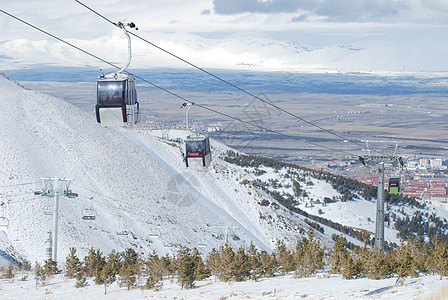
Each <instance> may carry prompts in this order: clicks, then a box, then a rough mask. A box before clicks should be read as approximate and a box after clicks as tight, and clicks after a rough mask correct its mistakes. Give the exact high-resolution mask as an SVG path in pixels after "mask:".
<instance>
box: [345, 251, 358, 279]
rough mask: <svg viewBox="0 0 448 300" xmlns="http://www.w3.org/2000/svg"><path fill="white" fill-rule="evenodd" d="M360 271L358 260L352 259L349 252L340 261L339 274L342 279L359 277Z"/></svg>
mask: <svg viewBox="0 0 448 300" xmlns="http://www.w3.org/2000/svg"><path fill="white" fill-rule="evenodd" d="M361 273H362V266H360V262H359V261H357V260H354V259H353V257H352V254H351V253H349V255H348V256H347V258H346V259H344V260H343V261H342V265H341V275H342V277H343V278H344V279H355V278H360V277H361Z"/></svg>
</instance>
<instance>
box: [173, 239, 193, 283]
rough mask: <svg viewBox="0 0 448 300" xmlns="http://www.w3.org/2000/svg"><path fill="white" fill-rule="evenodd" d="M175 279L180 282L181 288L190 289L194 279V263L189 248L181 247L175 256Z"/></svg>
mask: <svg viewBox="0 0 448 300" xmlns="http://www.w3.org/2000/svg"><path fill="white" fill-rule="evenodd" d="M176 270H177V281H178V282H179V283H180V284H181V289H184V288H186V289H191V288H193V287H194V286H195V285H194V280H195V275H194V271H195V263H194V260H193V257H192V255H191V250H190V249H188V248H186V247H182V248H180V250H179V252H178V253H177V256H176Z"/></svg>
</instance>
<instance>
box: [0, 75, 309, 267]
mask: <svg viewBox="0 0 448 300" xmlns="http://www.w3.org/2000/svg"><path fill="white" fill-rule="evenodd" d="M0 97H1V99H2V100H3V103H4V109H2V110H1V111H0V117H1V119H2V120H5V122H4V125H3V126H2V127H1V129H0V137H1V139H2V141H4V142H3V143H2V144H1V146H0V163H1V165H2V168H0V186H1V187H2V188H1V191H0V193H1V195H0V196H1V201H3V202H4V203H5V205H4V216H5V217H6V218H7V219H8V220H9V223H10V226H9V228H8V229H7V230H6V231H4V232H0V250H4V249H5V248H6V247H9V246H12V247H13V249H15V251H17V253H18V254H19V255H21V256H22V257H24V258H27V259H28V260H29V261H36V260H37V261H41V260H43V259H45V258H46V256H45V248H46V247H47V245H46V244H45V241H46V240H47V238H48V236H49V234H48V231H49V230H51V229H52V224H53V218H52V216H48V215H45V214H44V211H46V210H48V207H52V205H53V199H52V198H47V197H42V196H39V195H34V191H36V190H40V189H41V183H40V182H39V178H46V177H59V178H70V179H74V181H73V182H72V184H71V186H70V188H71V190H72V191H73V192H75V193H78V194H79V197H78V198H73V199H69V198H65V197H61V200H60V207H59V211H60V214H59V216H60V218H59V240H58V241H59V242H58V259H59V260H63V259H65V255H66V254H67V253H68V249H69V247H76V248H77V249H78V253H79V255H80V256H83V255H85V254H86V253H87V250H88V249H89V248H90V247H92V246H93V247H95V248H101V249H102V251H103V252H104V253H108V252H109V251H111V249H117V250H118V251H121V250H123V249H124V248H126V247H134V248H136V249H137V250H138V251H141V252H144V253H148V252H149V251H152V250H156V251H157V252H159V253H160V254H165V253H175V251H176V249H177V248H176V247H177V246H179V245H185V246H187V247H190V248H193V247H198V244H201V245H205V246H206V247H205V248H202V250H203V252H204V253H207V252H208V251H210V250H211V248H212V247H218V246H219V245H221V244H222V243H223V239H222V237H221V239H218V238H217V237H219V235H220V234H221V235H222V234H225V233H227V234H228V235H229V236H228V239H229V241H230V242H231V243H232V244H233V245H234V246H235V247H239V246H248V245H249V243H250V242H251V241H254V242H255V243H256V245H257V246H258V247H259V248H260V249H264V250H267V251H271V250H272V249H273V247H274V246H275V242H276V240H278V239H283V240H286V241H290V242H293V241H295V239H296V238H297V237H299V236H300V233H299V232H298V231H297V228H308V226H307V225H306V224H305V223H304V222H303V221H302V220H301V219H300V218H299V217H297V216H294V215H292V214H291V213H290V212H287V211H286V210H285V209H283V208H274V207H262V206H260V205H259V201H260V200H261V199H262V198H269V197H268V195H266V194H265V193H264V192H262V191H260V190H258V189H257V188H256V187H249V186H246V185H243V184H241V180H243V179H245V178H246V175H245V174H244V172H241V171H240V170H239V168H238V167H235V166H232V165H229V164H228V163H226V162H224V161H222V160H220V159H218V158H217V155H216V156H215V160H214V163H213V165H212V166H211V167H210V169H209V170H208V171H196V170H186V169H185V166H184V163H183V162H182V158H181V156H180V154H179V149H178V148H177V147H173V145H172V143H166V142H163V141H161V140H160V139H159V138H158V137H156V136H154V135H152V134H148V133H145V132H138V131H132V130H125V129H119V128H102V127H100V126H99V125H98V124H96V122H95V120H94V117H93V116H91V115H89V114H86V113H85V112H83V111H81V110H79V109H77V108H75V107H73V106H72V105H70V104H68V103H66V102H64V101H62V100H60V99H57V98H54V97H51V96H48V95H45V94H41V93H37V92H34V91H28V90H24V89H22V88H20V87H17V86H15V85H11V84H4V83H3V81H2V82H1V83H0ZM212 146H213V147H214V149H215V150H217V153H218V152H219V149H220V148H223V149H224V148H225V147H224V146H221V145H219V144H217V143H216V142H214V141H213V143H212ZM248 179H250V178H248ZM270 201H273V200H272V199H270ZM83 209H94V210H95V211H96V212H97V219H96V220H93V221H86V220H82V219H81V216H82V211H83ZM260 215H269V216H271V217H270V218H266V219H264V218H260ZM268 221H269V222H268ZM286 223H287V224H288V226H285V224H286ZM123 230H126V231H129V235H127V236H120V235H117V232H120V231H123Z"/></svg>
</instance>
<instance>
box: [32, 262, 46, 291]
mask: <svg viewBox="0 0 448 300" xmlns="http://www.w3.org/2000/svg"><path fill="white" fill-rule="evenodd" d="M34 274H35V277H34V278H35V279H36V286H38V285H39V283H40V284H41V285H44V284H45V282H46V281H47V273H46V272H45V268H43V267H42V266H41V265H40V264H39V263H37V262H36V265H35V267H34Z"/></svg>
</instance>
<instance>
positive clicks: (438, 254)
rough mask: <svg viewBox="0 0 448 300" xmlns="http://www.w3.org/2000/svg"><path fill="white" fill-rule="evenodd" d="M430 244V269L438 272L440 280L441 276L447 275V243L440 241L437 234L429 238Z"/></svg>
mask: <svg viewBox="0 0 448 300" xmlns="http://www.w3.org/2000/svg"><path fill="white" fill-rule="evenodd" d="M431 244H432V251H431V252H432V255H431V257H432V260H431V263H430V265H431V269H432V270H433V271H435V272H436V273H437V274H439V275H440V280H442V278H443V276H448V244H447V243H444V242H442V241H441V239H440V236H439V235H436V236H435V237H434V238H433V239H432V240H431Z"/></svg>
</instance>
